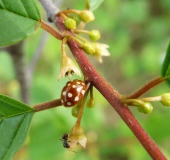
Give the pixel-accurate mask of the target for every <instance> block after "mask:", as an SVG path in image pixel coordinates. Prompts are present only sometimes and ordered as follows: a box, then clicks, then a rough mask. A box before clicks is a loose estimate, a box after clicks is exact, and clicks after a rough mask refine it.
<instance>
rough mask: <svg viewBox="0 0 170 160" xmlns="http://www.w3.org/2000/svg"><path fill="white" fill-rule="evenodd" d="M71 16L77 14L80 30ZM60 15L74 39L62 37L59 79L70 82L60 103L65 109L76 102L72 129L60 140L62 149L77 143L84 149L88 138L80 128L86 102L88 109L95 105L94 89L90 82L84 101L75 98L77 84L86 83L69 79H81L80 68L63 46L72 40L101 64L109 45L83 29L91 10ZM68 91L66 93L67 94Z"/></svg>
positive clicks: (92, 17) (97, 33) (89, 20)
mask: <svg viewBox="0 0 170 160" xmlns="http://www.w3.org/2000/svg"><path fill="white" fill-rule="evenodd" d="M72 14H76V15H77V16H78V18H79V20H80V25H79V27H77V21H76V20H75V17H73V16H72ZM59 15H60V16H62V17H63V18H64V25H65V26H66V28H67V29H69V30H71V31H72V32H74V34H75V36H72V35H68V34H65V37H64V38H63V40H62V45H61V49H62V60H61V67H60V73H59V76H58V80H60V79H61V78H63V77H66V76H68V78H69V80H70V81H71V82H68V83H67V84H66V88H64V89H65V90H63V91H62V93H61V103H62V104H63V105H64V104H67V106H66V105H65V107H71V106H73V105H72V104H73V103H72V102H73V101H71V98H72V99H73V100H74V101H75V99H76V103H77V105H75V103H74V105H75V106H73V108H72V115H73V116H74V117H76V118H77V121H76V123H75V125H74V126H73V128H72V129H71V132H70V134H64V135H63V136H62V139H61V140H62V141H63V146H64V147H65V148H73V147H74V146H75V145H76V144H79V145H81V146H82V147H84V148H85V147H86V141H87V138H86V136H85V134H84V131H83V128H82V127H81V119H82V116H83V110H84V106H85V103H86V107H87V108H92V107H93V106H94V99H93V90H92V89H93V88H92V86H91V85H90V83H89V85H87V84H86V89H85V90H84V89H82V93H83V98H82V97H81V98H82V99H81V98H80V97H79V96H78V93H77V92H78V91H80V90H79V89H78V88H80V85H84V84H85V83H83V82H82V83H80V81H77V82H79V83H77V84H75V83H76V82H75V81H72V80H71V76H72V74H73V73H76V74H77V75H78V76H81V73H80V71H79V69H78V68H77V67H76V65H75V64H74V62H73V60H72V59H71V58H69V57H68V56H67V54H66V49H65V46H66V43H67V40H68V38H72V39H74V40H75V41H77V42H78V43H79V44H80V46H81V47H82V49H83V50H84V51H85V53H86V54H90V55H92V56H94V57H95V58H96V59H97V60H98V61H99V62H102V56H109V55H110V53H109V51H108V48H109V46H108V45H106V44H102V43H98V42H97V40H99V39H100V32H99V31H98V30H91V31H87V30H84V29H83V27H84V26H85V24H86V23H89V22H91V21H93V20H94V19H95V17H94V15H93V13H92V12H91V11H89V10H83V11H77V10H65V11H62V12H60V13H59ZM82 26H83V27H82ZM77 28H78V29H77ZM81 33H83V34H87V35H88V36H89V40H87V39H85V38H83V37H81V36H80V35H79V34H81ZM72 86H74V88H73V87H72ZM76 87H78V88H76ZM83 87H84V86H83ZM69 89H70V90H69ZM73 89H74V92H71V90H72V91H73ZM68 90H69V92H68V93H67V91H68ZM80 92H81V91H80ZM76 93H77V95H76ZM88 93H90V99H89V100H87V101H86V99H87V95H88ZM65 96H66V97H65ZM67 99H69V101H68V102H66V101H67ZM69 142H70V143H69Z"/></svg>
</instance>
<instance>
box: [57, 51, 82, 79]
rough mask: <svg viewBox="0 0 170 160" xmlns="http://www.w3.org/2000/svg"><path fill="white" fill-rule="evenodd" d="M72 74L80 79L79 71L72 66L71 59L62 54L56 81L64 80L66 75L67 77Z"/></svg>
mask: <svg viewBox="0 0 170 160" xmlns="http://www.w3.org/2000/svg"><path fill="white" fill-rule="evenodd" d="M72 73H76V74H77V75H78V76H80V77H81V73H80V71H79V69H78V68H77V67H76V65H75V64H74V62H73V61H72V59H71V58H69V57H68V56H67V55H66V54H63V55H62V61H61V66H60V73H59V76H58V80H60V79H61V78H64V77H65V76H67V75H68V76H69V75H71V74H72Z"/></svg>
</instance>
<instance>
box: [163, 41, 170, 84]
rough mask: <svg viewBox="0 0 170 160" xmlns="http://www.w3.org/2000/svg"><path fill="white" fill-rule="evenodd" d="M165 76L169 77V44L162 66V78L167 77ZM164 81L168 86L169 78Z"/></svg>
mask: <svg viewBox="0 0 170 160" xmlns="http://www.w3.org/2000/svg"><path fill="white" fill-rule="evenodd" d="M167 76H170V42H169V45H168V48H167V51H166V56H165V59H164V61H163V65H162V77H167ZM166 81H167V83H169V84H170V78H167V79H166Z"/></svg>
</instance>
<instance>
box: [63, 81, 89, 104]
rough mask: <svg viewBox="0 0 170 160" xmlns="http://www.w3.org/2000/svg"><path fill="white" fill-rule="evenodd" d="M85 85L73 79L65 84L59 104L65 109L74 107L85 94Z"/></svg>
mask: <svg viewBox="0 0 170 160" xmlns="http://www.w3.org/2000/svg"><path fill="white" fill-rule="evenodd" d="M85 87H86V86H85V83H84V82H83V81H81V80H78V79H75V80H74V81H69V82H67V83H66V85H65V87H64V88H63V89H62V92H61V103H62V104H63V105H64V106H65V107H71V106H74V105H76V104H77V103H78V102H79V101H80V100H81V99H82V97H83V96H84V94H85Z"/></svg>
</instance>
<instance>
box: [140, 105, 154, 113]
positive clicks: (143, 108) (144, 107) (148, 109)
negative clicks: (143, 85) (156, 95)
mask: <svg viewBox="0 0 170 160" xmlns="http://www.w3.org/2000/svg"><path fill="white" fill-rule="evenodd" d="M152 110H153V107H152V105H151V103H149V102H145V103H143V105H142V104H141V105H140V106H139V105H138V111H139V112H141V113H145V114H149V113H151V112H152Z"/></svg>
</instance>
